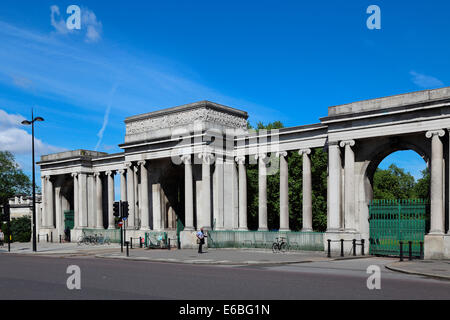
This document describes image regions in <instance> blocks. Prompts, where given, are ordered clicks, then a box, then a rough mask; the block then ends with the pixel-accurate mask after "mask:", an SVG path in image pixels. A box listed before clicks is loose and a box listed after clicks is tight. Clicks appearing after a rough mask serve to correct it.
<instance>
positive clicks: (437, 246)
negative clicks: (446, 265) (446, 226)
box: [424, 233, 450, 260]
mask: <svg viewBox="0 0 450 320" xmlns="http://www.w3.org/2000/svg"><path fill="white" fill-rule="evenodd" d="M424 258H425V259H439V260H440V259H450V235H449V234H443V233H441V234H427V235H425V239H424Z"/></svg>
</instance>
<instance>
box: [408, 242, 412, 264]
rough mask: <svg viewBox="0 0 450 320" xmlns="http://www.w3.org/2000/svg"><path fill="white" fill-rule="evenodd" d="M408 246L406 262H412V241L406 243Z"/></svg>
mask: <svg viewBox="0 0 450 320" xmlns="http://www.w3.org/2000/svg"><path fill="white" fill-rule="evenodd" d="M408 246H409V250H408V251H409V257H408V260H410V261H411V260H412V241H408Z"/></svg>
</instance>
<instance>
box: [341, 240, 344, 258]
mask: <svg viewBox="0 0 450 320" xmlns="http://www.w3.org/2000/svg"><path fill="white" fill-rule="evenodd" d="M343 256H344V239H341V257H343Z"/></svg>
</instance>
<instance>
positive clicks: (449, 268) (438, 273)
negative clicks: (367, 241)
mask: <svg viewBox="0 0 450 320" xmlns="http://www.w3.org/2000/svg"><path fill="white" fill-rule="evenodd" d="M7 251H8V247H7V245H5V246H3V247H0V253H2V252H7ZM129 252H130V253H129V256H128V257H127V256H126V250H125V248H124V252H123V253H122V252H121V251H120V246H119V245H118V244H111V245H78V244H76V243H45V242H44V243H39V244H38V252H32V250H31V243H12V244H11V254H19V255H40V256H53V257H76V256H91V257H96V258H103V259H120V260H136V261H149V262H165V263H178V264H194V265H198V264H200V265H225V266H226V265H231V266H233V265H234V266H245V265H247V266H252V265H253V266H272V265H289V264H297V263H316V262H323V263H326V262H332V261H339V260H349V259H361V258H367V256H358V257H353V256H346V257H344V258H341V257H339V256H338V255H336V256H335V257H332V258H327V257H326V253H325V252H323V251H292V252H285V253H273V252H272V250H265V249H232V248H229V249H223V248H222V249H213V248H208V249H205V251H204V253H202V254H199V253H198V252H197V250H196V249H182V250H178V249H175V248H173V249H171V250H167V249H144V248H142V249H141V248H134V249H130V251H129ZM385 267H386V268H387V269H389V270H391V271H397V272H402V273H407V274H415V275H421V276H427V277H432V278H437V279H443V280H450V261H449V260H412V261H403V262H400V261H395V260H394V259H392V258H391V259H390V262H389V263H386V264H385Z"/></svg>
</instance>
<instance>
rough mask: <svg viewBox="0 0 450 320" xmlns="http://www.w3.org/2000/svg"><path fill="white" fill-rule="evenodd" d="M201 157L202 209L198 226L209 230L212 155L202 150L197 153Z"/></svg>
mask: <svg viewBox="0 0 450 320" xmlns="http://www.w3.org/2000/svg"><path fill="white" fill-rule="evenodd" d="M198 157H199V158H200V159H202V193H203V194H202V202H203V203H202V211H201V219H200V222H199V223H198V226H197V227H198V228H199V227H203V228H204V229H205V230H211V163H212V162H213V160H214V156H213V155H212V154H211V153H209V152H203V153H200V154H199V155H198Z"/></svg>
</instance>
